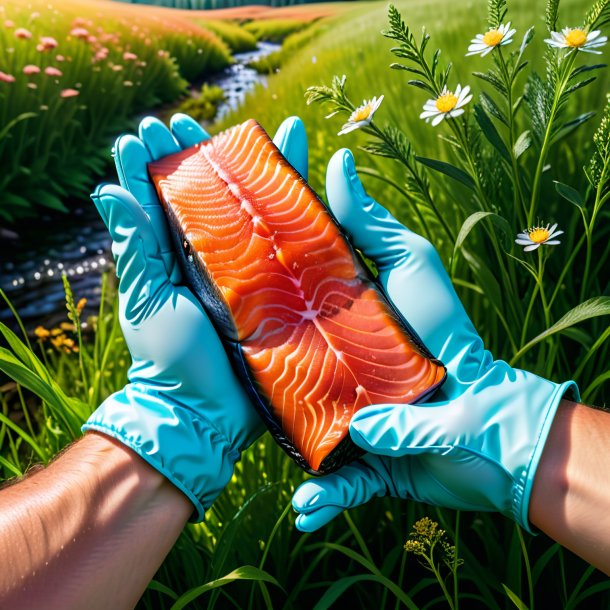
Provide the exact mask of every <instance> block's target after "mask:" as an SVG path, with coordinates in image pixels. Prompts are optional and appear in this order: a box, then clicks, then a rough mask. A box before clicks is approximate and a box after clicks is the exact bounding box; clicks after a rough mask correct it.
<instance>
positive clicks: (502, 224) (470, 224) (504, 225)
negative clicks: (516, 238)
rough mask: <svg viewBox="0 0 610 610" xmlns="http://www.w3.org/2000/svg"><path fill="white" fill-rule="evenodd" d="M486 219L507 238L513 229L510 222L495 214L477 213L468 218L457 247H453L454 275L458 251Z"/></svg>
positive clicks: (456, 241) (457, 240)
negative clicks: (477, 226)
mask: <svg viewBox="0 0 610 610" xmlns="http://www.w3.org/2000/svg"><path fill="white" fill-rule="evenodd" d="M484 218H489V219H490V220H491V221H492V222H493V223H494V224H495V225H496V226H498V227H499V228H500V229H501V231H502V232H503V233H504V235H505V236H507V235H510V233H511V228H510V225H509V224H508V221H507V220H506V219H505V218H502V216H499V215H498V214H495V213H494V212H475V213H474V214H471V215H470V216H468V218H466V220H465V221H464V222H463V224H462V227H461V229H460V232H459V233H458V236H457V239H456V240H455V246H454V247H453V257H452V261H453V262H452V274H453V267H454V265H455V262H456V259H457V252H458V250H459V249H460V248H461V247H462V244H463V243H464V241H465V240H466V238H467V237H468V235H469V233H470V232H471V231H472V229H474V227H475V226H476V225H477V224H478V223H479V222H481V220H483V219H484Z"/></svg>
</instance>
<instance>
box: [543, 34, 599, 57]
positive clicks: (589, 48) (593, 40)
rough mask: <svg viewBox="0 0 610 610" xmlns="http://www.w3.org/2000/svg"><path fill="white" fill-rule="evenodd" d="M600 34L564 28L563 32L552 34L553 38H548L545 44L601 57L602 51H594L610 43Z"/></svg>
mask: <svg viewBox="0 0 610 610" xmlns="http://www.w3.org/2000/svg"><path fill="white" fill-rule="evenodd" d="M600 34H601V31H600V30H593V31H592V32H587V31H586V30H585V29H582V28H563V30H561V32H551V37H550V38H546V39H545V40H544V42H546V43H547V44H548V45H549V46H550V47H555V48H557V49H570V51H571V50H572V49H576V50H577V51H585V52H587V53H597V55H601V51H595V50H594V49H595V48H597V47H603V46H604V45H605V44H606V43H607V42H608V37H607V36H601V37H600V36H599V35H600Z"/></svg>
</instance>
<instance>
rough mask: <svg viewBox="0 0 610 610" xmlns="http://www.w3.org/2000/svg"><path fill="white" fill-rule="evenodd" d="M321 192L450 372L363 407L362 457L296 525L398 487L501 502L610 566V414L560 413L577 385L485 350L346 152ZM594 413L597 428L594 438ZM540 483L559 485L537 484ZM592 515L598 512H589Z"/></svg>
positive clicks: (435, 266)
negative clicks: (418, 400) (608, 464)
mask: <svg viewBox="0 0 610 610" xmlns="http://www.w3.org/2000/svg"><path fill="white" fill-rule="evenodd" d="M327 195H328V200H329V205H330V207H331V210H332V211H333V212H334V214H335V216H336V217H337V219H338V221H339V222H340V223H341V225H342V226H343V227H344V229H345V231H346V233H347V234H348V235H349V237H350V239H351V241H352V243H353V244H354V245H355V246H356V247H357V248H359V249H360V250H361V251H362V252H363V253H364V254H365V255H366V256H367V257H368V258H369V259H371V260H372V261H373V262H374V263H375V265H376V267H377V269H378V271H379V276H378V279H379V281H380V283H381V284H382V286H383V287H384V288H385V290H386V293H387V294H388V296H389V298H390V299H391V300H392V302H393V303H394V305H395V306H396V307H397V309H398V310H399V311H400V312H401V313H402V314H403V315H404V317H405V318H406V320H408V321H409V323H410V324H411V325H412V326H413V328H414V330H415V331H416V332H417V333H418V334H419V336H420V337H421V338H422V339H423V341H424V344H425V345H426V346H427V347H428V348H429V349H430V350H431V352H432V353H433V355H435V356H437V357H439V358H440V359H441V360H442V361H443V362H444V363H445V364H446V366H447V369H448V378H447V382H446V383H445V385H444V386H443V387H442V388H441V390H440V391H439V392H438V393H437V394H436V395H435V396H434V397H432V399H431V400H430V401H429V402H427V403H422V404H418V405H373V406H370V407H367V408H365V409H362V410H361V411H359V412H358V413H357V414H356V415H355V416H354V418H353V419H352V422H351V426H350V434H351V437H352V440H353V441H354V442H355V443H356V444H357V445H359V446H360V447H361V448H362V449H364V450H365V451H366V452H367V453H366V454H365V456H364V457H363V458H362V459H361V460H359V461H357V462H354V463H352V464H350V465H348V466H346V467H344V468H343V469H341V470H339V471H337V472H336V473H333V474H331V475H328V476H326V477H322V478H320V479H316V480H310V481H307V482H306V483H304V484H303V485H302V486H301V487H300V488H299V489H298V490H297V491H296V493H295V495H294V498H293V506H294V508H295V510H296V511H297V512H298V513H299V516H298V517H297V527H298V528H299V529H301V530H303V531H314V530H316V529H318V528H319V527H321V526H323V525H324V524H325V523H327V522H328V521H330V520H331V519H333V518H334V517H335V516H337V515H338V514H340V513H341V512H342V511H343V510H344V509H346V508H350V507H354V506H358V505H360V504H362V503H364V502H367V501H368V500H370V499H371V498H373V497H375V496H381V495H393V496H396V497H401V498H405V499H407V498H408V499H412V500H416V501H421V502H425V503H428V504H433V505H439V506H445V507H449V508H454V509H459V510H482V511H497V512H501V513H503V514H505V515H506V516H508V517H510V518H512V519H514V520H515V521H517V522H518V523H519V524H520V525H521V526H522V527H524V528H525V529H528V530H530V531H532V530H533V529H535V527H532V525H533V526H536V527H538V528H540V529H542V530H543V531H545V532H546V533H548V534H549V535H550V536H552V537H554V538H555V539H557V540H558V541H559V542H561V543H562V544H565V545H566V546H568V547H569V548H571V549H572V550H574V551H575V552H577V553H579V554H580V555H582V556H583V557H585V558H587V559H588V560H589V561H592V562H594V565H596V566H598V567H599V568H600V569H603V570H606V571H607V570H608V569H609V566H608V560H607V559H606V558H605V557H604V553H605V550H606V549H607V548H608V544H607V543H605V542H603V541H601V542H600V540H599V538H600V537H602V538H603V536H604V535H605V534H604V532H605V531H607V530H606V529H605V528H603V527H601V528H600V529H599V531H595V530H596V527H595V524H596V522H597V523H600V524H604V521H605V519H606V517H605V516H604V517H602V516H601V514H602V513H604V514H605V513H607V508H608V498H607V496H608V487H607V482H606V481H604V480H603V477H604V473H605V472H607V468H606V469H605V468H604V463H605V461H604V455H605V453H607V452H605V451H604V442H605V440H606V438H607V435H608V434H610V431H608V426H610V422H609V421H608V420H609V417H610V416H607V415H606V414H605V413H602V412H598V411H593V410H591V409H589V408H587V407H584V406H582V405H578V406H574V407H571V409H572V410H574V411H575V413H576V415H572V416H570V417H567V416H566V415H565V414H566V413H570V408H569V407H566V405H571V404H573V403H571V402H570V399H574V400H578V389H577V388H576V386H575V384H574V383H573V382H570V381H565V382H563V383H555V382H553V381H551V380H547V379H543V378H541V377H538V376H536V375H533V374H532V373H530V372H528V371H523V370H519V369H513V368H512V367H510V366H509V365H507V364H506V363H505V362H503V361H501V360H494V359H493V356H492V355H491V353H490V352H489V351H487V350H486V349H485V348H484V345H483V341H482V340H481V338H480V337H479V336H478V334H477V332H476V330H475V328H474V326H473V325H472V323H471V321H470V320H469V319H468V316H467V314H466V312H465V310H464V308H463V306H462V304H461V303H460V301H459V299H458V297H457V295H456V293H455V291H454V289H453V286H452V285H451V281H450V279H449V277H448V275H447V274H446V272H445V270H444V268H443V265H442V263H441V261H440V258H439V257H438V254H437V253H436V251H435V250H434V248H433V247H432V245H431V244H430V243H429V242H427V241H426V240H425V239H423V238H421V237H420V236H418V235H415V234H414V233H412V232H411V231H409V229H407V228H406V227H404V226H403V225H401V224H400V223H399V222H397V221H396V220H395V219H394V218H393V217H392V216H391V215H390V214H389V213H388V212H387V211H386V210H385V209H383V208H382V207H381V206H380V205H379V204H377V203H376V202H375V201H374V200H373V199H372V198H371V197H369V196H368V195H367V194H366V193H365V191H364V189H363V188H362V185H361V184H360V181H359V179H358V177H357V175H356V172H355V168H354V163H353V158H352V156H351V153H349V151H345V150H343V151H339V152H338V153H336V155H335V156H334V157H333V159H332V160H331V162H330V164H329V169H328V172H327ZM560 405H561V406H560ZM589 421H591V422H593V421H595V423H596V424H598V425H599V430H597V431H596V432H595V434H596V435H598V436H597V438H596V439H591V438H590V435H591V430H588V422H589ZM606 422H608V423H606ZM551 430H552V431H553V432H552V434H551ZM565 439H569V441H570V442H569V443H566V442H565ZM606 446H607V445H606ZM549 456H551V457H549ZM562 466H563V469H560V467H562ZM566 477H567V478H566ZM542 485H545V486H547V485H548V486H552V487H553V488H554V489H553V490H548V489H545V488H544V487H542V489H543V490H544V491H543V492H542V493H541V492H540V489H541V486H542ZM604 490H605V491H604ZM551 491H552V493H551ZM547 497H552V498H553V499H554V502H553V503H551V502H547V501H546V498H547ZM561 507H563V510H564V512H563V513H561V510H562V508H561ZM587 511H590V515H592V516H589V517H587V518H586V519H585V518H584V515H585V513H587ZM563 528H568V530H567V531H564V530H563ZM596 537H597V541H596V542H594V543H593V540H595V538H596ZM606 537H607V538H608V539H609V540H610V537H608V536H606ZM593 547H595V549H596V551H595V552H593Z"/></svg>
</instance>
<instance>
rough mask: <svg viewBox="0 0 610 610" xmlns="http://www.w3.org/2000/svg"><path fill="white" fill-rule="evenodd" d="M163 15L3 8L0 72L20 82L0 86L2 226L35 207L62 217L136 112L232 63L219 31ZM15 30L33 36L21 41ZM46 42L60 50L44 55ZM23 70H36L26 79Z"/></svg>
mask: <svg viewBox="0 0 610 610" xmlns="http://www.w3.org/2000/svg"><path fill="white" fill-rule="evenodd" d="M100 7H103V8H105V9H106V10H105V12H100ZM34 9H38V11H37V12H38V16H37V17H36V16H34V17H32V16H31V15H32V14H34V15H35V13H32V11H33V10H34ZM159 10H160V9H154V8H148V9H143V8H142V7H130V6H125V5H121V4H114V3H108V4H107V5H104V4H103V3H102V4H95V6H93V5H91V4H88V3H87V2H83V1H82V0H68V1H67V2H64V3H62V6H61V10H60V11H59V10H58V11H56V9H54V8H53V7H52V6H51V8H49V5H48V3H45V2H42V1H41V0H34V1H33V2H32V3H31V4H28V5H27V6H26V5H19V4H18V3H13V5H11V6H9V7H7V10H6V11H5V12H4V13H3V20H2V24H1V25H0V66H1V70H2V72H3V73H4V74H5V75H8V78H9V79H10V78H13V79H14V82H0V125H1V126H2V127H1V128H0V163H1V164H2V167H3V168H4V169H3V172H2V175H1V176H0V201H1V203H0V219H1V220H2V221H9V222H10V221H11V220H14V219H16V218H20V217H24V216H32V215H35V214H36V213H37V208H38V206H45V207H48V208H52V209H55V210H64V211H65V209H66V208H65V205H66V203H67V201H68V200H69V199H70V198H71V197H81V196H82V197H84V196H86V195H87V194H88V193H89V192H90V190H91V189H92V188H93V186H94V184H95V180H96V179H97V177H98V176H100V175H101V174H102V173H103V172H104V171H106V170H107V167H108V163H109V161H110V155H109V154H108V152H109V151H108V147H109V144H110V143H111V141H112V139H113V138H114V136H115V135H116V133H117V132H119V131H120V130H123V129H126V128H128V127H129V126H130V125H131V120H132V117H133V115H134V114H135V113H136V112H141V111H142V110H144V109H146V108H151V107H153V106H156V105H159V104H160V103H163V102H165V103H166V102H170V101H172V100H175V99H176V98H178V97H179V96H180V95H182V94H183V92H184V91H185V88H186V85H187V83H186V81H185V79H187V80H194V79H200V78H201V77H202V76H204V75H206V74H210V73H212V72H215V71H218V70H219V69H221V68H222V67H224V66H227V65H229V63H230V62H231V56H230V53H229V50H228V47H227V46H226V45H225V43H224V42H222V41H221V40H220V39H219V38H218V37H217V36H216V35H215V34H213V33H212V32H210V31H207V30H204V29H202V28H200V27H198V26H196V25H193V24H191V23H189V22H188V21H186V20H184V19H182V20H181V18H180V17H177V16H176V15H172V16H171V17H168V18H166V19H164V20H161V19H160V18H159V15H157V12H158V11H159ZM5 19H6V21H5ZM11 21H12V22H13V24H14V25H13V26H10V25H6V23H10V22H11ZM18 28H25V29H26V30H27V31H28V32H29V33H30V35H31V38H18V37H17V36H16V35H15V32H16V31H17V29H18ZM73 31H74V32H78V31H80V35H79V34H76V33H72V32H73ZM83 32H84V34H83ZM41 37H52V38H53V39H54V40H55V43H56V44H57V46H56V48H50V49H48V50H46V51H42V52H41V51H39V50H38V49H37V46H38V44H39V40H40V38H41ZM26 66H32V67H33V69H36V68H37V69H38V70H39V71H40V72H39V73H38V74H32V75H29V76H28V75H26V74H24V72H23V70H24V68H25V67H26ZM30 69H32V68H30ZM48 69H52V70H59V73H57V72H56V73H55V74H56V76H51V75H47V74H46V73H45V70H48ZM6 78H7V77H5V80H6ZM62 92H64V94H63V95H65V94H66V92H67V93H71V94H72V95H71V96H70V97H62Z"/></svg>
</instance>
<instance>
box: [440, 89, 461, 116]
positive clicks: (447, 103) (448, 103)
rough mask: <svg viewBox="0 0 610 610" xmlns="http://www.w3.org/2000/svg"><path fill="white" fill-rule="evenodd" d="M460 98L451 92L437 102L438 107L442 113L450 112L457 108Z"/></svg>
mask: <svg viewBox="0 0 610 610" xmlns="http://www.w3.org/2000/svg"><path fill="white" fill-rule="evenodd" d="M457 103H458V98H457V96H455V95H454V94H453V93H452V92H451V91H448V92H447V93H444V94H443V95H441V96H440V97H439V98H437V100H436V107H437V109H438V110H439V111H440V112H449V111H450V110H453V109H454V108H455V105H456V104H457Z"/></svg>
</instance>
